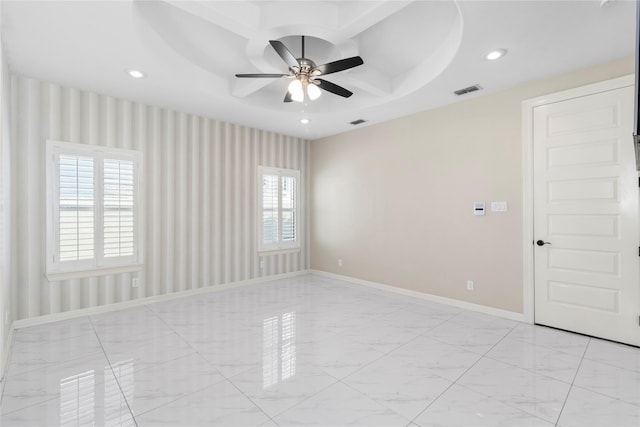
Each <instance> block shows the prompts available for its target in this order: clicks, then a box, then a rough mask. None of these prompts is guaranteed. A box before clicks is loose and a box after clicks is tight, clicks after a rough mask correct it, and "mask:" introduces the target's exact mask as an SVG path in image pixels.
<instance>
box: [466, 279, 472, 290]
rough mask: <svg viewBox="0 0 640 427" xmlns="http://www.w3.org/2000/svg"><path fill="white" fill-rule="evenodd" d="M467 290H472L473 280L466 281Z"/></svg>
mask: <svg viewBox="0 0 640 427" xmlns="http://www.w3.org/2000/svg"><path fill="white" fill-rule="evenodd" d="M467 290H468V291H472V290H473V280H467Z"/></svg>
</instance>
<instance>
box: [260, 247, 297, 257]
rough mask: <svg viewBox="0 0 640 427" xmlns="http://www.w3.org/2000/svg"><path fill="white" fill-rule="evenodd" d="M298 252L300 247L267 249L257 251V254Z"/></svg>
mask: <svg viewBox="0 0 640 427" xmlns="http://www.w3.org/2000/svg"><path fill="white" fill-rule="evenodd" d="M295 252H300V248H283V249H267V250H262V251H258V256H269V255H282V254H292V253H295Z"/></svg>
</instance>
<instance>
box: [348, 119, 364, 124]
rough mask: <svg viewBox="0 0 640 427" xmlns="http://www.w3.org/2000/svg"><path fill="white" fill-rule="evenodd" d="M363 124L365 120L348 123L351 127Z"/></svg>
mask: <svg viewBox="0 0 640 427" xmlns="http://www.w3.org/2000/svg"><path fill="white" fill-rule="evenodd" d="M364 122H366V120H364V119H358V120H354V121H352V122H349V124H351V125H359V124H361V123H364Z"/></svg>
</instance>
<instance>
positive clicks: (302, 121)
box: [300, 118, 311, 125]
mask: <svg viewBox="0 0 640 427" xmlns="http://www.w3.org/2000/svg"><path fill="white" fill-rule="evenodd" d="M310 121H311V120H309V119H307V118H304V119H300V123H302V124H303V125H306V124H307V123H309V122H310Z"/></svg>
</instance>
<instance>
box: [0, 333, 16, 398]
mask: <svg viewBox="0 0 640 427" xmlns="http://www.w3.org/2000/svg"><path fill="white" fill-rule="evenodd" d="M14 334H15V329H14V327H13V324H11V326H10V327H9V334H7V341H6V342H5V343H4V352H3V353H2V354H1V355H0V357H2V359H1V360H0V381H2V387H4V378H5V375H6V373H7V364H8V363H9V357H10V356H11V349H12V348H13V335H14ZM1 391H2V390H0V392H1Z"/></svg>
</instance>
